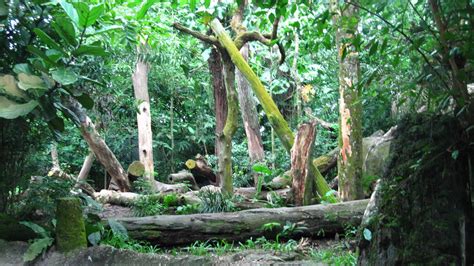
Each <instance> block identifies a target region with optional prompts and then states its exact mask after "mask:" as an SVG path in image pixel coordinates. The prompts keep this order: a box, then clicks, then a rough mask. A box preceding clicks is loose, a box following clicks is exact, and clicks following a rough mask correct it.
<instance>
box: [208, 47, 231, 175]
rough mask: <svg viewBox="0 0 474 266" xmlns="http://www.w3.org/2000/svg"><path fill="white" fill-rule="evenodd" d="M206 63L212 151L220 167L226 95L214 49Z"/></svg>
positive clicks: (219, 63)
mask: <svg viewBox="0 0 474 266" xmlns="http://www.w3.org/2000/svg"><path fill="white" fill-rule="evenodd" d="M208 63H209V71H210V72H211V80H212V88H213V91H214V107H215V109H214V110H215V115H216V129H215V134H216V145H215V148H214V150H215V154H216V156H217V160H218V165H221V164H222V162H220V161H221V160H223V158H220V157H219V154H221V151H222V150H223V149H224V143H223V139H221V138H220V137H219V136H221V135H222V130H223V129H224V126H225V119H226V118H227V93H226V91H225V84H224V75H223V73H222V71H223V66H222V60H221V56H220V54H219V52H218V51H217V49H216V48H212V50H211V55H210V56H209V59H208ZM220 174H221V173H218V180H217V183H220V180H222V176H220Z"/></svg>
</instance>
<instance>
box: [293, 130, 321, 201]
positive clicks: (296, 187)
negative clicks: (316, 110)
mask: <svg viewBox="0 0 474 266" xmlns="http://www.w3.org/2000/svg"><path fill="white" fill-rule="evenodd" d="M315 134H316V123H315V122H312V123H304V124H302V125H301V126H300V127H299V128H298V133H297V134H296V137H295V144H294V145H293V148H292V149H291V176H292V177H293V185H292V191H293V197H294V202H295V205H296V206H302V205H309V204H311V200H312V199H313V198H314V196H315V193H314V189H313V186H314V182H313V181H314V180H315V177H314V176H313V175H312V174H311V171H310V164H311V163H312V162H311V157H310V156H311V150H312V148H313V143H314V138H315Z"/></svg>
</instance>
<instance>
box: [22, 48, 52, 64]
mask: <svg viewBox="0 0 474 266" xmlns="http://www.w3.org/2000/svg"><path fill="white" fill-rule="evenodd" d="M26 49H27V50H28V51H29V52H30V53H32V54H34V55H36V56H39V57H40V58H41V59H43V60H44V61H45V62H46V63H49V64H51V65H56V62H54V60H52V59H51V58H49V57H48V56H47V55H46V54H45V53H44V52H43V51H41V50H40V49H38V48H36V47H34V46H32V45H28V46H27V47H26Z"/></svg>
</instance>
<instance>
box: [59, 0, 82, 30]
mask: <svg viewBox="0 0 474 266" xmlns="http://www.w3.org/2000/svg"><path fill="white" fill-rule="evenodd" d="M59 4H60V5H61V7H62V8H63V10H64V12H66V14H67V15H68V16H69V18H70V19H71V20H72V21H73V22H74V23H76V25H79V15H78V14H77V11H76V9H75V8H74V6H73V5H72V4H70V3H68V2H67V1H66V0H61V1H59Z"/></svg>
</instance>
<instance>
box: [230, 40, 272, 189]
mask: <svg viewBox="0 0 474 266" xmlns="http://www.w3.org/2000/svg"><path fill="white" fill-rule="evenodd" d="M240 53H241V54H242V56H243V57H244V59H245V60H246V61H247V60H248V53H249V45H248V44H245V45H244V46H243V47H242V49H240ZM236 73H237V92H238V95H239V106H240V113H241V115H242V121H243V122H244V129H245V134H246V135H247V147H248V153H249V157H250V163H251V164H254V163H256V162H260V161H263V159H264V158H265V151H264V150H263V143H262V136H261V134H260V124H259V122H258V113H257V108H256V107H255V105H256V103H255V101H254V99H253V95H252V91H251V90H250V89H249V83H248V81H247V80H246V79H245V76H244V75H243V74H242V73H241V72H240V71H239V70H236ZM257 182H258V174H256V173H254V185H255V186H256V185H257Z"/></svg>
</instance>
